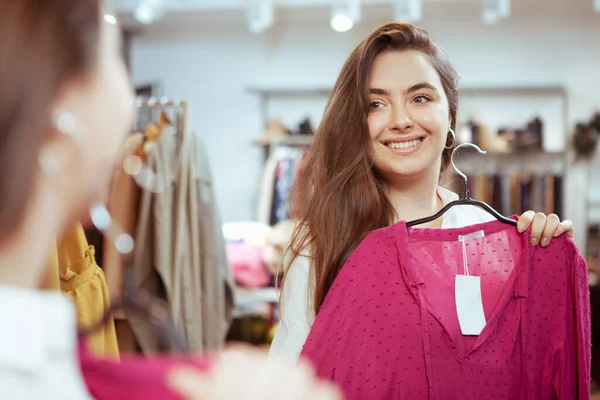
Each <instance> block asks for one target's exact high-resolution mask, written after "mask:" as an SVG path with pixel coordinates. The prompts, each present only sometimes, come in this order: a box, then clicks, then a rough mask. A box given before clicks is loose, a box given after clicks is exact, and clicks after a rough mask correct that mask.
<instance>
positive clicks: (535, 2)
mask: <svg viewBox="0 0 600 400" xmlns="http://www.w3.org/2000/svg"><path fill="white" fill-rule="evenodd" d="M109 1H110V2H111V3H112V4H113V6H114V7H115V8H116V10H117V12H118V13H119V16H120V19H121V22H122V24H123V25H124V26H126V27H129V28H132V27H136V28H137V27H140V24H139V23H137V22H136V21H135V20H134V19H133V17H132V14H133V11H134V10H135V8H136V7H137V5H138V4H139V3H140V0H109ZM252 1H257V0H163V4H164V10H165V16H164V18H162V19H161V20H160V21H158V22H155V23H153V24H152V25H150V26H147V27H146V28H145V29H144V30H148V29H150V30H156V29H163V28H164V29H174V30H178V29H183V28H185V27H190V26H196V27H198V26H205V27H207V28H208V27H210V26H215V27H219V28H224V27H233V26H244V25H245V10H246V7H247V6H248V4H249V3H251V2H252ZM339 1H341V0H272V2H273V4H274V5H275V11H276V17H275V18H276V23H277V21H282V20H283V21H285V20H290V18H294V19H300V20H303V21H306V23H310V21H318V23H320V24H321V23H322V22H323V21H322V20H324V21H326V20H327V18H328V15H329V7H331V6H332V5H334V4H335V3H336V2H339ZM423 1H424V11H423V18H424V19H426V20H429V21H436V20H439V19H440V18H442V19H453V18H455V17H461V18H465V17H469V18H470V17H472V18H479V16H480V13H481V3H482V0H423ZM593 1H594V0H511V15H519V16H520V17H525V18H527V17H535V18H539V17H550V18H555V19H556V18H563V17H564V18H569V19H573V18H585V19H588V20H589V18H596V17H598V18H600V14H598V13H594V11H593ZM362 4H363V12H362V18H363V19H365V20H389V19H390V18H392V17H393V9H392V4H393V0H362ZM509 18H510V17H509Z"/></svg>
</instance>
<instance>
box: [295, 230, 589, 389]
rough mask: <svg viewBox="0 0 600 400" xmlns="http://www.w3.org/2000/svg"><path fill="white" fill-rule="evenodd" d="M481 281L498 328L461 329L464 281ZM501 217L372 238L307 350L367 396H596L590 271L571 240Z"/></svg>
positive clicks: (319, 365) (341, 279)
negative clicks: (532, 241)
mask: <svg viewBox="0 0 600 400" xmlns="http://www.w3.org/2000/svg"><path fill="white" fill-rule="evenodd" d="M480 230H483V231H484V233H485V237H483V238H480V239H475V240H472V241H469V242H468V247H467V252H466V253H467V262H468V268H469V272H470V274H471V275H477V276H481V277H482V278H481V282H482V297H483V303H484V312H485V316H486V326H485V328H484V329H483V331H482V332H481V334H480V335H479V336H463V335H462V334H461V333H460V326H459V325H458V318H457V315H456V304H455V300H454V276H455V275H456V274H463V273H464V262H463V253H462V244H461V243H460V242H458V237H459V235H469V234H471V233H474V232H477V231H480ZM528 236H529V235H528V233H526V234H519V233H518V232H517V231H516V229H515V227H514V226H511V225H506V224H504V223H502V222H499V221H493V222H489V223H485V224H480V225H474V226H470V227H466V228H459V229H443V230H434V229H413V228H407V227H406V225H405V223H404V222H400V223H398V224H395V225H393V226H390V227H387V228H383V229H379V230H376V231H374V232H372V233H371V234H369V235H368V236H367V237H366V238H365V239H364V240H363V242H362V243H361V244H360V245H359V246H358V248H357V249H356V251H355V252H354V253H353V254H352V255H351V257H350V258H349V259H348V261H347V262H346V264H345V265H344V267H343V268H342V270H341V271H340V273H339V275H338V277H337V279H336V281H335V282H334V284H333V286H332V288H331V290H330V292H329V294H328V296H327V298H326V300H325V302H324V303H323V306H322V307H321V310H320V312H319V314H318V315H317V318H316V320H315V323H314V325H313V327H312V330H311V332H310V335H309V337H308V340H307V342H306V344H305V345H304V349H303V352H302V357H304V358H307V359H309V360H310V361H312V362H313V364H314V365H315V367H316V369H317V372H318V374H319V375H320V376H321V377H323V378H326V379H330V380H332V381H334V382H337V383H338V384H339V385H340V386H341V388H342V389H343V390H344V392H345V395H346V398H347V399H349V400H354V399H356V400H358V399H369V400H375V399H410V400H419V399H443V400H447V399H448V400H452V399H486V400H487V399H589V396H590V391H589V383H590V382H589V376H590V351H591V340H590V315H589V289H588V280H587V266H586V265H585V261H584V260H583V259H582V257H581V256H580V255H579V252H578V251H577V248H576V247H575V245H574V243H573V241H572V240H571V239H570V238H568V237H566V236H565V235H563V236H561V237H559V238H556V239H554V240H553V241H552V243H551V244H550V245H549V246H548V247H546V248H541V247H536V248H532V247H530V246H529V245H528Z"/></svg>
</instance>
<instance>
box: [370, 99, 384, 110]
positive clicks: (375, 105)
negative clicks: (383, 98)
mask: <svg viewBox="0 0 600 400" xmlns="http://www.w3.org/2000/svg"><path fill="white" fill-rule="evenodd" d="M369 107H370V108H381V107H383V103H382V102H380V101H372V102H371V104H369Z"/></svg>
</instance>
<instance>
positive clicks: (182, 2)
mask: <svg viewBox="0 0 600 400" xmlns="http://www.w3.org/2000/svg"><path fill="white" fill-rule="evenodd" d="M253 1H256V0H164V1H163V4H164V7H165V10H167V11H191V10H205V11H215V10H240V9H243V8H245V7H247V6H248V5H249V4H251V3H252V2H253ZM271 1H272V2H273V5H274V6H275V7H278V8H302V7H328V6H332V5H334V4H336V3H339V2H340V0H271ZM476 1H478V0H424V2H426V3H473V2H476ZM392 2H393V1H392V0H362V4H364V5H365V6H370V5H379V4H391V3H392ZM112 3H113V4H114V5H115V6H116V8H117V9H118V10H119V11H132V10H133V9H134V8H135V7H136V6H137V4H138V3H139V0H112Z"/></svg>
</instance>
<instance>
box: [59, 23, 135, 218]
mask: <svg viewBox="0 0 600 400" xmlns="http://www.w3.org/2000/svg"><path fill="white" fill-rule="evenodd" d="M120 45H121V39H120V32H119V28H118V26H116V24H115V23H114V17H113V18H111V17H107V16H105V17H104V18H102V20H101V29H100V43H99V46H98V58H97V64H96V66H95V67H94V68H93V69H92V70H91V71H89V73H87V74H86V75H85V77H84V78H83V79H79V80H77V81H76V82H75V83H73V84H72V85H71V86H70V90H69V94H68V98H67V99H64V101H63V102H62V104H61V109H63V110H66V111H68V112H70V113H72V114H73V115H74V116H75V117H76V118H77V119H78V122H80V125H81V127H80V129H82V132H81V136H82V142H81V145H80V148H79V149H78V153H80V154H78V157H77V158H78V160H77V163H78V164H77V165H78V167H77V168H76V169H79V170H78V171H75V172H70V173H71V174H77V176H72V177H71V178H74V180H76V181H79V190H80V191H81V192H82V193H77V194H75V195H74V197H76V198H79V199H80V201H83V202H85V203H86V204H79V205H80V206H82V207H89V206H90V205H92V203H95V202H98V201H101V200H102V198H103V195H104V193H105V191H106V189H107V187H108V185H109V183H110V180H111V177H112V174H113V171H114V166H115V162H116V161H117V154H118V152H119V148H120V146H121V144H122V142H123V140H124V138H125V137H126V135H127V133H128V132H129V131H130V130H131V128H132V126H133V118H134V114H135V111H134V96H133V90H132V86H131V83H130V80H129V76H128V73H127V70H126V67H125V64H124V62H123V58H122V55H121V48H120ZM79 166H80V167H79ZM77 195H81V197H80V196H77ZM73 201H75V199H73ZM79 205H77V206H79ZM74 206H76V205H74Z"/></svg>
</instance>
